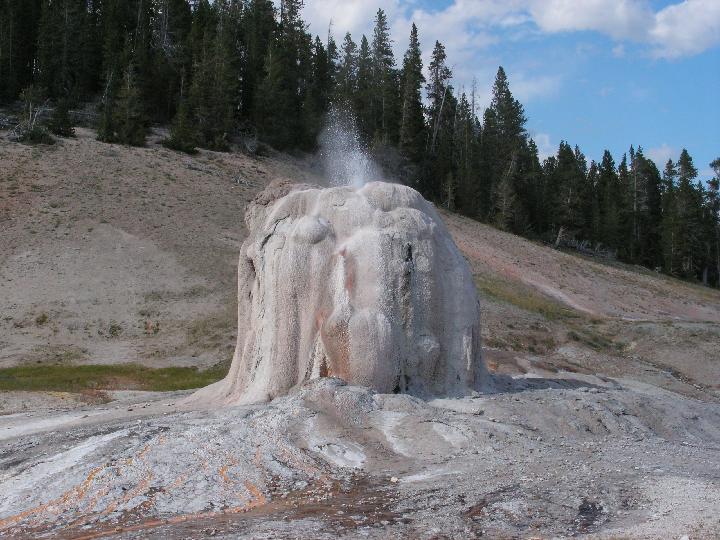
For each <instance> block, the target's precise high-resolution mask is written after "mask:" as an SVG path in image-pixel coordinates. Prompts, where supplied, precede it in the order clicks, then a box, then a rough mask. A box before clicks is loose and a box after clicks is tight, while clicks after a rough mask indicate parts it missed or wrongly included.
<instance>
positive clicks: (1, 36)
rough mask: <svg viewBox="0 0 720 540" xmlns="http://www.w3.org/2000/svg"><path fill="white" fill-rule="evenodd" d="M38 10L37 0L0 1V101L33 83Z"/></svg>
mask: <svg viewBox="0 0 720 540" xmlns="http://www.w3.org/2000/svg"><path fill="white" fill-rule="evenodd" d="M40 9H41V2H40V0H0V102H3V101H11V100H13V99H15V98H17V97H18V96H19V94H20V90H21V89H23V88H25V87H27V86H29V85H31V84H32V82H33V71H34V67H35V63H36V56H37V55H36V49H37V35H38V25H39V24H38V23H39V21H40Z"/></svg>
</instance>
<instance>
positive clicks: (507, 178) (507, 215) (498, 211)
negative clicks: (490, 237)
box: [493, 157, 517, 231]
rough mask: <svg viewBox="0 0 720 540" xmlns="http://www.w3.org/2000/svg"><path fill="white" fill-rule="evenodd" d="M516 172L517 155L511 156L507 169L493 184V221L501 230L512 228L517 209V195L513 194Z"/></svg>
mask: <svg viewBox="0 0 720 540" xmlns="http://www.w3.org/2000/svg"><path fill="white" fill-rule="evenodd" d="M516 173H517V157H513V159H512V160H511V161H510V164H509V165H508V169H507V171H505V174H503V176H502V178H501V179H500V181H499V182H498V183H497V185H496V186H495V193H494V196H493V200H494V202H495V209H494V212H493V216H494V217H493V222H494V224H495V226H496V227H497V228H498V229H500V230H503V231H510V230H513V224H514V221H515V213H516V211H517V197H516V194H515V174H516Z"/></svg>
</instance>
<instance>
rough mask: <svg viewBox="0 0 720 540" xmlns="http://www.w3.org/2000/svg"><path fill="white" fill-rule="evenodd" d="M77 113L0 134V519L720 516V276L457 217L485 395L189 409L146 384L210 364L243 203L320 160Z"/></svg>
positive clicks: (101, 531) (262, 523)
mask: <svg viewBox="0 0 720 540" xmlns="http://www.w3.org/2000/svg"><path fill="white" fill-rule="evenodd" d="M78 131H79V133H78V137H77V139H75V140H63V141H62V142H61V143H60V144H58V145H56V146H54V147H36V148H32V147H27V146H22V145H17V144H10V143H6V142H3V141H0V163H2V166H0V316H1V317H2V318H1V319H0V368H2V369H0V387H1V388H3V389H5V391H4V392H1V393H0V408H1V411H0V412H1V413H2V416H0V448H1V452H2V454H0V536H1V537H8V538H68V539H69V538H88V539H89V538H104V537H117V538H128V539H129V538H138V539H139V538H171V539H174V538H178V539H180V538H205V537H213V536H214V537H219V538H222V537H227V538H338V537H347V538H357V537H369V538H427V539H430V538H437V539H440V538H475V537H489V538H495V537H501V538H508V537H524V538H525V537H543V538H544V537H562V536H588V537H593V538H627V537H629V538H681V537H683V536H687V537H688V538H716V537H718V536H720V517H719V516H718V512H717V508H718V505H719V504H720V293H718V292H717V291H712V290H709V289H703V288H700V287H695V286H693V285H689V284H685V283H682V282H679V281H676V280H673V279H670V278H665V277H662V276H659V275H657V274H655V273H652V272H649V271H646V270H642V269H639V268H633V267H626V266H623V265H618V264H604V263H600V262H598V261H594V260H591V259H586V258H582V257H579V256H576V255H572V254H565V253H561V252H558V251H556V250H552V249H549V248H547V247H544V246H541V245H539V244H534V243H531V242H528V241H526V240H523V239H521V238H518V237H515V236H512V235H508V234H504V233H501V232H498V231H496V230H494V229H492V228H489V227H486V226H484V225H481V224H478V223H475V222H472V221H470V220H466V219H464V218H460V217H457V216H455V215H452V214H447V213H445V214H443V218H444V219H445V222H446V224H447V226H448V229H449V230H450V232H451V234H452V235H453V238H454V240H455V242H456V243H457V245H458V247H459V248H460V249H461V251H462V252H463V254H464V255H465V256H466V257H467V259H468V261H469V263H470V266H471V269H472V271H473V275H474V278H475V281H476V284H477V287H478V290H479V293H480V297H481V308H482V323H483V340H484V343H483V345H484V355H485V360H486V362H487V363H488V366H489V368H490V370H491V371H492V372H493V373H494V376H495V377H496V390H495V392H494V393H489V394H482V395H480V394H478V395H474V396H470V397H467V398H464V399H453V400H450V399H447V400H435V401H430V402H424V401H421V400H418V399H416V398H413V397H410V396H403V395H381V394H375V393H373V392H371V391H369V390H367V389H364V388H360V387H352V386H346V385H344V384H343V383H342V382H341V381H338V380H336V379H322V380H318V381H314V382H312V383H309V384H307V385H306V386H304V387H302V388H300V389H297V390H296V391H294V392H292V393H291V394H290V395H288V396H285V397H281V398H278V399H276V400H275V401H273V402H272V403H270V404H268V405H252V406H243V407H228V408H221V409H214V410H202V409H190V408H188V407H187V406H186V405H184V404H183V399H184V398H185V396H186V395H187V394H188V393H189V391H172V392H149V391H146V390H147V389H148V388H150V387H151V386H152V385H150V384H149V383H148V381H150V380H155V379H153V377H156V375H157V373H161V371H160V370H161V369H163V368H169V367H175V368H190V367H198V368H200V369H209V371H204V372H203V371H201V372H198V373H197V374H196V376H197V377H199V378H203V377H205V378H207V379H208V380H215V379H217V378H218V377H219V375H213V373H215V372H217V373H220V374H222V370H223V368H226V367H227V365H228V362H229V360H230V358H231V356H232V350H233V347H234V344H235V328H236V327H237V320H236V314H235V313H236V312H235V302H236V300H237V297H236V293H237V288H236V283H235V279H236V270H237V256H238V251H239V249H240V244H241V243H242V241H243V239H244V237H245V235H246V234H247V233H246V231H245V230H244V227H243V212H244V208H245V205H246V203H247V202H248V201H249V200H250V199H252V198H253V197H254V196H255V195H256V194H257V193H258V192H259V191H260V190H262V189H263V188H264V187H265V186H266V185H267V183H269V182H270V181H271V180H272V179H275V178H286V179H291V180H292V181H298V182H299V181H309V182H317V181H318V179H317V178H316V177H315V175H314V174H313V172H312V171H313V167H312V165H313V164H312V163H310V162H307V161H305V160H301V159H296V158H291V157H288V156H280V155H276V156H270V157H264V158H251V157H247V156H243V155H238V154H219V153H212V152H204V151H203V152H201V153H199V154H198V155H197V156H193V157H188V156H183V155H180V154H176V153H173V152H170V151H168V150H165V149H163V148H161V147H158V146H156V145H153V144H151V145H150V146H149V147H148V148H145V149H129V148H124V147H120V146H113V145H106V144H101V143H98V142H96V141H95V140H94V137H93V133H91V132H89V131H86V130H85V131H84V130H78ZM241 316H242V314H241ZM130 363H134V364H140V365H142V366H144V367H146V368H148V371H139V370H138V368H137V366H135V367H129V366H127V364H130ZM119 366H120V367H123V369H122V370H115V371H112V370H110V369H109V368H118V367H119ZM31 368H33V369H36V370H37V368H42V369H45V370H46V372H48V373H49V372H52V373H54V374H58V379H57V380H56V381H55V384H54V385H50V384H49V383H48V382H47V381H37V380H33V379H32V377H31V375H32V374H33V373H35V374H37V371H32V369H31ZM83 369H85V371H83ZM88 369H91V370H94V371H92V373H91V375H90V376H88V372H87V370H88ZM104 369H108V371H103V370H104ZM23 370H25V371H23ZM213 370H214V371H213ZM190 371H192V370H190ZM28 373H30V374H31V375H28ZM63 373H65V374H68V375H67V376H65V377H60V375H62V374H63ZM162 373H165V372H162ZM28 377H30V378H28ZM88 377H89V378H88ZM213 377H214V378H213ZM58 381H64V382H62V384H61V383H60V382H58ZM163 381H164V382H163V384H165V385H169V386H172V385H173V384H175V386H183V385H182V384H177V381H170V382H167V381H165V379H163ZM171 383H172V384H171ZM63 384H64V385H65V386H66V387H63V386H62V385H63ZM203 384H204V383H203ZM43 385H45V386H52V388H51V390H52V391H49V390H48V389H47V388H45V389H44V388H43ZM191 386H193V384H190V383H188V384H186V385H185V386H184V387H191ZM30 390H32V391H30Z"/></svg>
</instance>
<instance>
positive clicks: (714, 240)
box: [703, 158, 720, 287]
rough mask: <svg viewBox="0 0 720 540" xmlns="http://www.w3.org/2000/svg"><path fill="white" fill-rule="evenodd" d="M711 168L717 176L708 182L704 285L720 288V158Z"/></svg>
mask: <svg viewBox="0 0 720 540" xmlns="http://www.w3.org/2000/svg"><path fill="white" fill-rule="evenodd" d="M710 167H712V169H713V171H714V173H715V176H714V177H713V178H712V179H711V180H710V181H709V182H708V190H707V202H706V220H705V231H706V232H705V239H706V240H705V241H706V246H707V254H708V256H707V261H706V266H705V268H704V271H703V283H705V284H706V285H707V284H709V283H711V282H713V283H715V285H716V286H718V287H720V158H717V159H714V160H713V161H712V162H711V163H710ZM713 274H714V280H713V279H712V276H713Z"/></svg>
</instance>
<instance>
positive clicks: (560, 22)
mask: <svg viewBox="0 0 720 540" xmlns="http://www.w3.org/2000/svg"><path fill="white" fill-rule="evenodd" d="M529 4H530V5H529V9H530V13H531V14H532V17H533V20H534V21H535V23H536V24H537V25H538V26H539V27H540V28H541V29H542V30H544V31H546V32H564V31H577V30H595V31H598V32H602V33H604V34H607V35H609V36H611V37H613V38H615V39H625V38H627V37H628V36H633V35H638V34H640V35H642V34H644V33H646V32H647V25H648V21H649V20H650V18H651V17H652V12H651V11H650V9H649V8H648V6H647V5H646V4H645V3H644V2H638V1H637V0H531V1H530V2H529Z"/></svg>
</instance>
